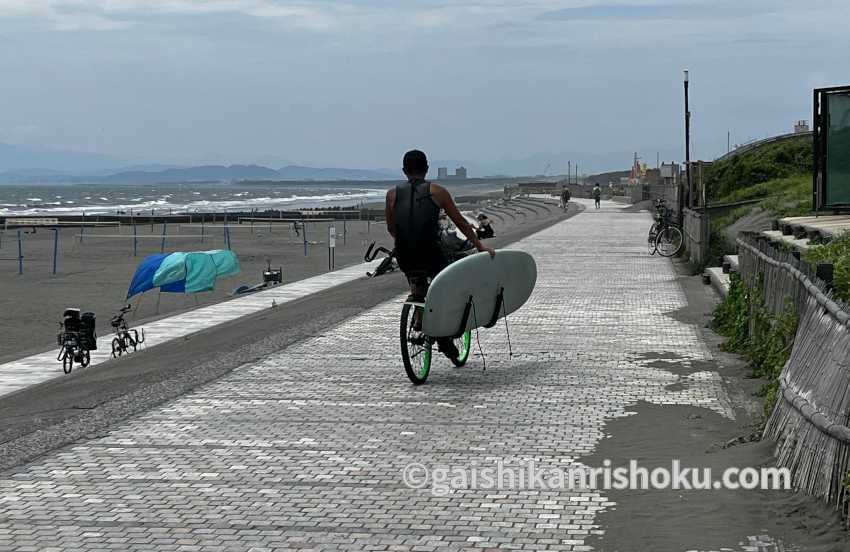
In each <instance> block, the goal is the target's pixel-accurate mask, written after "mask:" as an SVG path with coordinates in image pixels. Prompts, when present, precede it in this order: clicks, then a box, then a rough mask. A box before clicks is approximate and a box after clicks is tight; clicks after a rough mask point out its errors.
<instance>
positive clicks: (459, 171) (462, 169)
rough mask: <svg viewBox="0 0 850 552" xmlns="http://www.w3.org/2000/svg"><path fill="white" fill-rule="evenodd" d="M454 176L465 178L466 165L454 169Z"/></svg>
mask: <svg viewBox="0 0 850 552" xmlns="http://www.w3.org/2000/svg"><path fill="white" fill-rule="evenodd" d="M455 178H466V167H464V166H463V165H461V166H460V167H458V168H457V169H455Z"/></svg>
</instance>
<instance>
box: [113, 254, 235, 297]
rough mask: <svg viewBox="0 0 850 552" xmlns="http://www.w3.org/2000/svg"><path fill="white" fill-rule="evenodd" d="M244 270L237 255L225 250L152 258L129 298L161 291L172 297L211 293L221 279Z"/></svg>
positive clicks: (143, 264) (139, 271)
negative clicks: (185, 294)
mask: <svg viewBox="0 0 850 552" xmlns="http://www.w3.org/2000/svg"><path fill="white" fill-rule="evenodd" d="M240 270H241V269H240V267H239V259H238V258H237V257H236V254H234V253H233V252H232V251H226V250H224V249H215V250H212V251H192V252H188V253H184V252H176V253H158V254H156V255H149V256H147V257H145V258H144V259H142V262H141V263H139V266H138V268H137V269H136V273H135V274H134V275H133V279H132V280H131V281H130V288H129V289H128V290H127V298H128V299H129V298H130V297H132V296H134V295H136V294H139V293H143V292H145V291H147V290H149V289H153V288H157V287H158V288H159V289H160V290H161V291H165V292H171V293H196V292H198V291H209V290H211V289H214V288H215V281H216V279H217V278H221V277H224V276H232V275H234V274H238V273H239V271H240Z"/></svg>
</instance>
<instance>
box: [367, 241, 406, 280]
mask: <svg viewBox="0 0 850 552" xmlns="http://www.w3.org/2000/svg"><path fill="white" fill-rule="evenodd" d="M375 243H376V242H372V243H371V244H370V245H369V249H367V250H366V255H365V256H364V260H365V261H366V262H367V263H371V262H372V261H374V260H375V259H376V258H377V257H378V255H380V254H383V255H385V257H384V258H383V260H382V261H381V262H380V263H378V267H377V268H376V269H375V271H374V272H367V273H366V276H368V277H369V278H374V277H375V276H380V275H382V274H386V273H388V272H393V271H395V270H398V261H396V259H395V251H390V250H389V249H387V248H386V247H382V246H380V245H379V246H378V247H377V248H375Z"/></svg>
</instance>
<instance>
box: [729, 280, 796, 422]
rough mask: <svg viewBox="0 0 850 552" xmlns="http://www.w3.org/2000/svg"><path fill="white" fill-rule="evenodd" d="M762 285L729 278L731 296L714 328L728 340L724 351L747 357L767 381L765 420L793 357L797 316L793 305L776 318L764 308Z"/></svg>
mask: <svg viewBox="0 0 850 552" xmlns="http://www.w3.org/2000/svg"><path fill="white" fill-rule="evenodd" d="M763 297H764V294H763V282H761V281H759V283H758V285H756V287H755V289H750V288H748V287H747V285H746V284H745V283H744V281H743V280H742V279H741V278H740V276H738V275H737V274H732V275H731V276H730V285H729V293H728V294H727V295H726V299H724V300H723V302H722V303H720V304H719V305H718V306H717V308H716V309H715V311H714V319H713V322H712V327H713V328H714V330H715V331H716V332H717V333H719V334H720V335H722V336H724V337H726V338H727V341H726V343H725V344H724V347H723V348H724V349H725V350H727V351H729V352H733V353H739V354H742V355H744V357H745V358H746V359H747V361H748V362H749V364H750V367H751V368H752V371H753V377H762V378H765V379H766V380H767V382H766V383H765V385H764V386H763V387H762V389H761V390H760V392H759V395H760V396H761V397H763V398H764V417H765V419H767V417H768V416H769V415H770V413H771V411H772V410H773V406H774V404H775V403H776V394H777V392H778V390H779V376H780V375H781V373H782V368H783V367H784V366H785V363H786V362H787V361H788V356H789V355H790V354H791V347H792V346H793V344H794V336H795V335H796V333H797V315H796V313H795V312H794V309H793V308H791V306H790V305H786V308H785V309H784V312H783V314H781V315H779V316H776V315H774V314H773V313H771V312H770V311H768V310H767V309H766V308H765V307H764V299H763Z"/></svg>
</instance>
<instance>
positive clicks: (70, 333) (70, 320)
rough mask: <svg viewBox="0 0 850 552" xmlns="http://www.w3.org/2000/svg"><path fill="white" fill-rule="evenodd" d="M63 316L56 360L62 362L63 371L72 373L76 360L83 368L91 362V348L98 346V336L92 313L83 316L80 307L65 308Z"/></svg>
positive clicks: (57, 338)
mask: <svg viewBox="0 0 850 552" xmlns="http://www.w3.org/2000/svg"><path fill="white" fill-rule="evenodd" d="M62 318H63V320H62V322H60V323H59V330H60V331H59V334H57V336H56V340H57V342H58V344H59V354H57V355H56V360H58V361H60V362H61V363H62V371H63V372H64V373H66V374H70V373H71V371H72V370H73V369H74V363H75V362H76V363H77V364H79V365H80V367H81V368H86V367H87V366H88V365H89V364H91V353H90V350H91V349H94V348H96V347H97V341H96V340H97V336H96V335H95V322H94V315H93V314H92V313H88V312H87V313H85V314H84V315H83V316H82V317H81V316H80V310H79V309H65V312H64V313H63V315H62Z"/></svg>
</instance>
